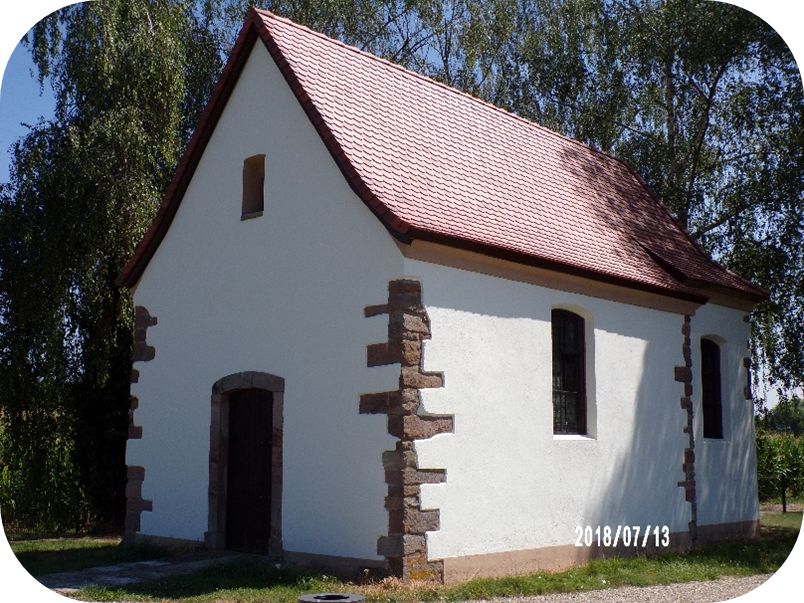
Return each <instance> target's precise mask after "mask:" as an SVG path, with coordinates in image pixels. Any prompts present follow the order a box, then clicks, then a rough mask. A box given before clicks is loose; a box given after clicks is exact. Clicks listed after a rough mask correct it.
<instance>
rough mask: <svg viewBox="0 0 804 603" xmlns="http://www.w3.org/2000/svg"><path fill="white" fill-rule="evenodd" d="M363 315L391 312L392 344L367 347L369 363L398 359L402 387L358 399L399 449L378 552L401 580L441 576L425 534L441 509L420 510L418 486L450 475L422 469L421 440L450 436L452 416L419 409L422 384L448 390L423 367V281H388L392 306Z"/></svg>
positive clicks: (388, 457)
mask: <svg viewBox="0 0 804 603" xmlns="http://www.w3.org/2000/svg"><path fill="white" fill-rule="evenodd" d="M364 314H365V316H366V317H370V316H377V315H380V314H388V341H387V342H383V343H376V344H371V345H369V346H368V347H367V349H366V363H367V365H368V366H369V367H373V366H382V365H387V364H396V363H399V365H400V371H399V388H398V389H396V390H393V391H388V392H381V393H374V394H363V395H362V396H360V412H361V414H386V415H388V433H390V434H391V435H393V436H394V437H396V438H398V440H397V442H396V446H395V448H394V450H386V451H385V452H383V455H382V463H383V468H384V469H385V482H386V483H387V484H388V496H387V497H386V499H385V508H386V509H387V510H388V535H387V536H382V537H380V538H379V540H378V541H377V554H378V555H383V556H384V557H385V558H386V559H387V560H388V565H389V568H390V570H391V572H392V573H393V574H394V575H396V576H398V577H400V578H402V579H404V580H407V579H413V580H422V579H436V580H438V581H443V579H444V565H443V562H442V561H429V560H428V558H427V537H426V535H425V533H426V532H430V531H436V530H438V529H439V525H440V523H439V511H438V510H437V509H426V510H425V509H422V508H421V484H437V483H442V482H444V481H445V480H446V471H445V470H444V469H435V468H422V467H420V466H419V461H418V456H417V454H416V447H415V442H416V440H424V439H427V438H430V437H432V436H434V435H436V434H439V433H451V432H452V430H453V417H452V416H450V415H427V414H420V412H421V410H422V409H421V391H420V390H421V389H423V388H430V387H443V385H444V376H443V374H442V373H437V372H426V371H424V370H423V367H422V361H423V360H422V347H423V342H424V340H425V339H429V338H430V319H429V317H428V316H427V311H426V310H425V308H424V306H423V305H422V301H421V283H419V282H418V281H415V280H411V279H400V280H394V281H391V282H390V283H389V284H388V303H386V304H382V305H377V306H368V307H366V308H365V310H364Z"/></svg>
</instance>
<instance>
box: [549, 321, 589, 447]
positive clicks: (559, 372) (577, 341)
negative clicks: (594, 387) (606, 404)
mask: <svg viewBox="0 0 804 603" xmlns="http://www.w3.org/2000/svg"><path fill="white" fill-rule="evenodd" d="M551 320H552V332H553V433H565V434H570V433H572V434H583V435H585V434H586V347H585V345H584V320H583V318H581V317H580V316H578V315H577V314H575V313H573V312H570V311H568V310H553V311H552V314H551Z"/></svg>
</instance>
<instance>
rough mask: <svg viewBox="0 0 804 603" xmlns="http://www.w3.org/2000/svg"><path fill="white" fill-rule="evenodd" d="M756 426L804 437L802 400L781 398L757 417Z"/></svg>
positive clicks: (803, 406)
mask: <svg viewBox="0 0 804 603" xmlns="http://www.w3.org/2000/svg"><path fill="white" fill-rule="evenodd" d="M757 426H758V427H759V428H761V429H763V430H765V431H770V432H774V433H789V434H791V435H794V436H802V437H804V400H802V399H801V398H797V397H792V398H790V399H789V400H782V401H781V402H779V403H778V404H777V405H776V406H774V407H773V408H771V409H770V410H766V411H765V412H763V413H762V415H761V416H758V417H757Z"/></svg>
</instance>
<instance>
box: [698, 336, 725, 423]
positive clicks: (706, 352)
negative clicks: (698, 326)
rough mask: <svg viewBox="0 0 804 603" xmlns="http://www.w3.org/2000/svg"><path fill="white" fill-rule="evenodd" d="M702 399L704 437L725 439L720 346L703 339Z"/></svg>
mask: <svg viewBox="0 0 804 603" xmlns="http://www.w3.org/2000/svg"><path fill="white" fill-rule="evenodd" d="M701 399H702V402H703V435H704V437H705V438H722V437H723V403H722V400H721V398H720V346H718V344H716V343H715V342H714V341H712V340H711V339H701Z"/></svg>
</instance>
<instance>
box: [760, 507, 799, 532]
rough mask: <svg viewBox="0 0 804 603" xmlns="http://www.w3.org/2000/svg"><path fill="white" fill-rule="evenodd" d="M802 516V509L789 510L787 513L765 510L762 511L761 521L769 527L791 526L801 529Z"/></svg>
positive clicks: (797, 529) (794, 528)
mask: <svg viewBox="0 0 804 603" xmlns="http://www.w3.org/2000/svg"><path fill="white" fill-rule="evenodd" d="M801 516H802V512H801V511H788V512H787V513H775V512H770V511H763V512H762V513H760V522H761V523H762V525H763V526H765V527H768V528H790V529H793V530H796V531H799V530H800V529H801Z"/></svg>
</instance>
